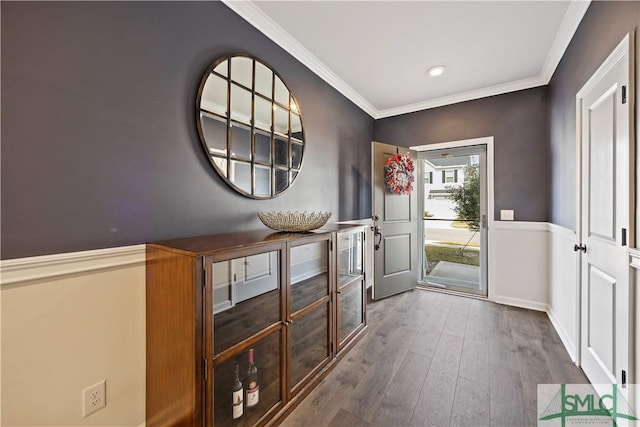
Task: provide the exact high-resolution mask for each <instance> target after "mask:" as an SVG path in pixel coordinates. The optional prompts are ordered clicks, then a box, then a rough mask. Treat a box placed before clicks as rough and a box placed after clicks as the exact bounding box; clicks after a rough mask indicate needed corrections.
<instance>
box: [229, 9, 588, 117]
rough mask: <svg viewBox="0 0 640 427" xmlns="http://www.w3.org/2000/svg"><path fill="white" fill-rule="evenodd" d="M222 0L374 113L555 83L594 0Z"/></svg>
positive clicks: (403, 110)
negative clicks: (433, 69)
mask: <svg viewBox="0 0 640 427" xmlns="http://www.w3.org/2000/svg"><path fill="white" fill-rule="evenodd" d="M223 1H224V2H225V4H227V6H229V7H230V8H231V9H232V10H234V11H236V12H237V13H238V14H239V15H240V16H242V17H243V18H244V19H245V20H247V21H248V22H249V23H250V24H252V25H253V26H255V27H256V28H257V29H259V30H260V31H262V32H263V33H264V34H265V35H266V36H268V37H269V38H271V39H272V40H273V41H274V42H276V43H277V44H278V45H280V46H281V47H283V48H284V49H285V50H287V51H288V52H289V53H290V54H292V55H293V56H294V57H296V58H297V59H298V60H300V61H301V62H302V63H303V64H305V65H306V66H307V67H309V68H310V69H311V70H312V71H313V72H315V73H316V74H318V75H319V76H320V77H322V78H323V79H324V80H325V81H327V82H328V83H329V84H331V85H332V86H333V87H335V88H336V89H337V90H338V91H340V92H341V93H342V94H343V95H345V96H346V97H347V98H349V99H350V100H351V101H353V102H354V103H355V104H357V105H358V106H360V108H362V109H363V110H364V111H366V112H367V113H369V115H371V116H372V117H374V118H376V119H377V118H383V117H389V116H394V115H397V114H403V113H408V112H412V111H418V110H423V109H426V108H433V107H437V106H441V105H447V104H452V103H456V102H461V101H467V100H470V99H476V98H482V97H485V96H491V95H497V94H500V93H506V92H511V91H514V90H521V89H526V88H530V87H535V86H541V85H545V84H547V83H548V82H549V80H550V79H551V76H552V75H553V72H554V71H555V68H556V66H557V65H558V62H559V61H560V59H561V58H562V55H563V53H564V51H565V49H566V48H567V45H568V44H569V42H570V40H571V37H572V36H573V34H574V32H575V30H576V28H577V27H578V24H579V23H580V20H581V19H582V17H583V16H584V13H585V12H586V10H587V8H588V6H589V1H564V0H547V1H247V0H243V1H235V0H223ZM440 64H442V65H445V66H446V67H447V70H446V72H445V73H444V74H443V75H442V76H439V77H436V78H433V77H429V76H428V74H427V68H429V67H430V66H433V65H440Z"/></svg>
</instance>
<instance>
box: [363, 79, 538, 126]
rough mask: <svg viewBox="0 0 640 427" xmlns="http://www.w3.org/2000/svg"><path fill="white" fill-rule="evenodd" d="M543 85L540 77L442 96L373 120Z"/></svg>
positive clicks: (383, 114) (392, 109)
mask: <svg viewBox="0 0 640 427" xmlns="http://www.w3.org/2000/svg"><path fill="white" fill-rule="evenodd" d="M545 84H547V82H545V80H544V78H543V77H542V76H537V77H532V78H530V79H523V80H517V81H515V82H509V83H503V84H499V85H495V86H490V87H485V88H481V89H474V90H470V91H467V92H463V93H457V94H455V95H448V96H443V97H441V98H435V99H429V100H427V101H422V102H416V103H414V104H408V105H402V106H400V107H394V108H388V109H386V110H381V111H378V112H377V114H376V116H375V117H374V118H375V119H384V118H387V117H392V116H398V115H400V114H407V113H414V112H416V111H421V110H427V109H429V108H436V107H442V106H444V105H451V104H457V103H459V102H465V101H472V100H474V99H480V98H486V97H488V96H494V95H501V94H503V93H509V92H515V91H518V90H523V89H530V88H534V87H537V86H544V85H545Z"/></svg>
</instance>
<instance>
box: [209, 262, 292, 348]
mask: <svg viewBox="0 0 640 427" xmlns="http://www.w3.org/2000/svg"><path fill="white" fill-rule="evenodd" d="M278 260H279V252H278V251H272V252H266V253H263V254H257V255H252V256H248V257H243V258H237V259H233V260H230V261H220V262H216V263H214V264H213V292H214V309H213V310H214V317H213V326H214V336H215V339H214V340H213V342H214V353H215V354H216V355H217V354H219V353H220V352H222V351H224V350H226V349H228V348H230V347H231V346H233V345H234V344H237V343H239V342H240V341H242V340H244V339H246V338H249V337H250V336H252V335H253V334H255V333H257V332H259V331H261V330H263V329H264V328H266V327H268V326H270V325H273V324H274V323H278V322H279V321H280V272H279V261H278ZM257 313H260V315H256V314H257Z"/></svg>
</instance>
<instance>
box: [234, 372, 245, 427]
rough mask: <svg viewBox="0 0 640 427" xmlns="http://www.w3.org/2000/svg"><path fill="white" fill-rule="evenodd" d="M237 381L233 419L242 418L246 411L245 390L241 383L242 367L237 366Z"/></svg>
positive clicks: (235, 382)
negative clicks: (244, 405)
mask: <svg viewBox="0 0 640 427" xmlns="http://www.w3.org/2000/svg"><path fill="white" fill-rule="evenodd" d="M235 377H236V378H235V381H234V382H233V419H234V420H235V419H236V418H240V417H241V416H242V413H243V411H244V408H243V404H244V390H243V388H242V383H241V382H240V367H239V366H238V365H236V368H235Z"/></svg>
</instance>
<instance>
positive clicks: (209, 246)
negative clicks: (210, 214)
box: [148, 224, 362, 256]
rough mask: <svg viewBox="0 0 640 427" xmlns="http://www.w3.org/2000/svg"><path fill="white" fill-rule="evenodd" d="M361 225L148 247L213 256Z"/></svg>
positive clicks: (189, 239)
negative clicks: (228, 251)
mask: <svg viewBox="0 0 640 427" xmlns="http://www.w3.org/2000/svg"><path fill="white" fill-rule="evenodd" d="M356 227H362V226H361V225H348V224H329V225H326V226H325V227H323V228H321V229H319V230H313V231H307V232H303V233H287V232H277V231H274V230H270V229H260V230H252V231H241V232H234V233H221V234H210V235H207V236H196V237H186V238H181V239H171V240H162V241H159V242H153V243H149V245H148V246H151V247H156V248H163V249H167V250H172V251H176V252H181V253H184V254H186V255H192V256H202V255H212V254H215V253H218V252H223V251H227V250H230V249H241V248H249V247H254V246H260V245H264V244H268V243H284V242H288V241H293V240H298V239H304V238H307V237H310V236H318V235H322V234H329V233H333V232H338V231H346V230H349V229H352V228H356Z"/></svg>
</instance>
